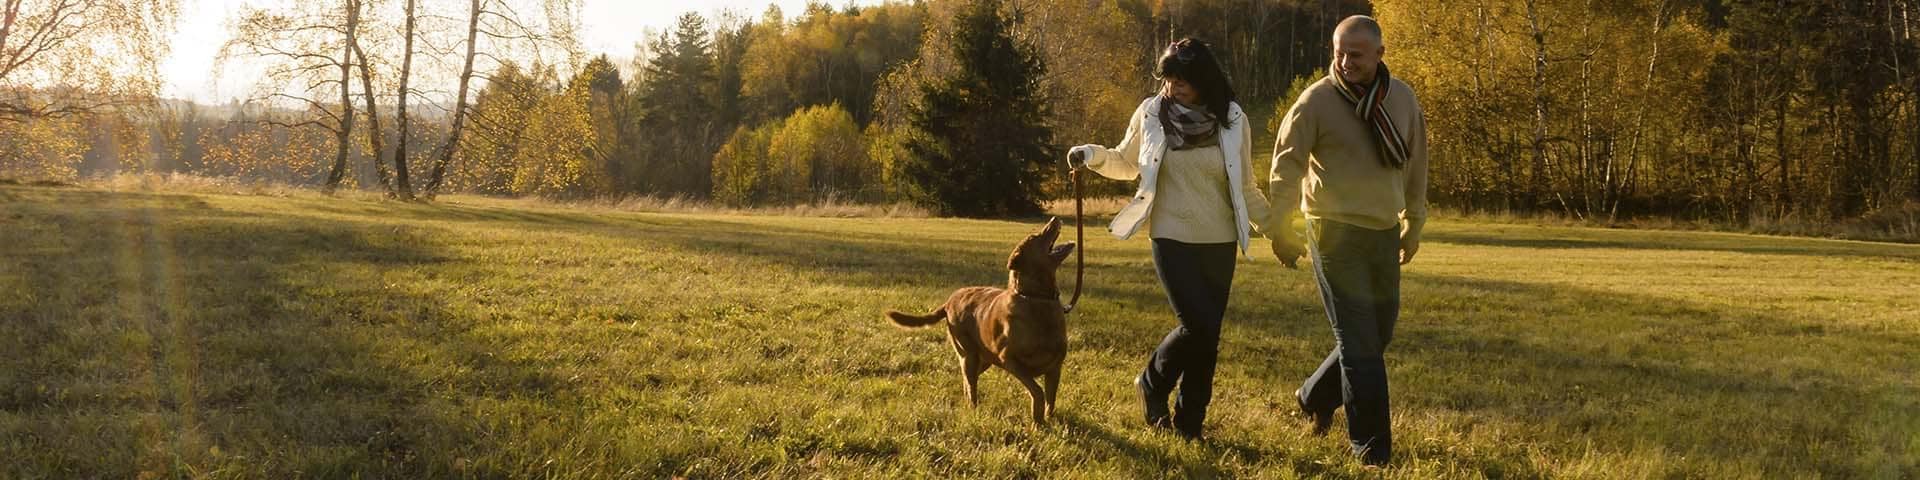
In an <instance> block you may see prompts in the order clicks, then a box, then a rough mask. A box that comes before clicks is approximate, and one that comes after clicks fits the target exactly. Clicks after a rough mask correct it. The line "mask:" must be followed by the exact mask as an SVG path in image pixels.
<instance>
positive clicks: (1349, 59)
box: [1333, 32, 1387, 85]
mask: <svg viewBox="0 0 1920 480" xmlns="http://www.w3.org/2000/svg"><path fill="white" fill-rule="evenodd" d="M1386 54H1387V47H1385V46H1382V45H1380V39H1379V38H1376V37H1374V36H1373V34H1371V33H1367V32H1338V33H1335V34H1333V67H1334V70H1335V73H1337V74H1338V75H1340V79H1341V80H1345V81H1347V83H1357V84H1363V85H1364V84H1369V83H1373V74H1374V73H1375V72H1378V71H1380V57H1382V56H1385V55H1386Z"/></svg>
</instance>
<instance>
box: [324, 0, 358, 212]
mask: <svg viewBox="0 0 1920 480" xmlns="http://www.w3.org/2000/svg"><path fill="white" fill-rule="evenodd" d="M343 4H344V5H346V7H347V25H346V33H347V39H346V45H344V46H342V48H341V50H342V51H341V52H340V128H339V129H338V130H335V131H334V135H335V137H336V142H335V143H336V144H337V145H338V147H339V148H338V150H337V151H336V152H334V154H333V171H332V172H331V173H328V174H327V184H326V186H325V187H323V190H324V191H325V192H327V193H328V194H332V193H333V192H334V190H336V189H338V188H340V181H341V179H343V178H345V177H346V173H347V152H348V145H347V142H348V140H349V139H351V138H352V136H353V88H352V87H353V49H354V47H355V43H354V42H356V41H357V40H355V37H354V32H355V31H357V30H359V29H360V2H359V0H347V1H346V2H343Z"/></svg>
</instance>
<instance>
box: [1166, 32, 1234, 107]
mask: <svg viewBox="0 0 1920 480" xmlns="http://www.w3.org/2000/svg"><path fill="white" fill-rule="evenodd" d="M1153 75H1154V76H1156V77H1160V78H1162V79H1167V78H1178V79H1181V80H1184V81H1186V82H1187V84H1189V85H1193V88H1194V89H1195V90H1199V91H1200V103H1201V104H1203V105H1205V106H1206V108H1207V112H1208V113H1212V114H1213V118H1216V119H1218V121H1219V122H1220V126H1221V127H1231V126H1233V124H1232V123H1231V122H1232V120H1233V119H1231V118H1227V105H1228V104H1231V103H1233V102H1234V100H1236V98H1235V96H1234V93H1233V85H1231V84H1228V83H1227V73H1226V72H1224V71H1221V70H1220V61H1219V60H1216V59H1214V57H1213V48H1211V47H1209V46H1208V45H1207V42H1204V41H1201V40H1200V39H1197V38H1193V37H1187V38H1183V39H1180V41H1178V42H1173V44H1172V45H1168V46H1167V51H1166V52H1163V53H1161V54H1160V65H1159V67H1158V68H1156V69H1155V70H1154V72H1153Z"/></svg>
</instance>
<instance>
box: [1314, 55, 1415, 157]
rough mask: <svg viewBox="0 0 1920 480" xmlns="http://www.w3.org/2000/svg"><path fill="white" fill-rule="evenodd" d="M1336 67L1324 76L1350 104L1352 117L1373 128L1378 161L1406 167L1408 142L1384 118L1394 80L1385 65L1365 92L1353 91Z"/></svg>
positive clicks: (1329, 69)
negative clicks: (1358, 117)
mask: <svg viewBox="0 0 1920 480" xmlns="http://www.w3.org/2000/svg"><path fill="white" fill-rule="evenodd" d="M1337 67H1339V65H1337V64H1336V65H1334V66H1332V67H1327V76H1329V77H1333V87H1334V89H1335V90H1339V91H1340V96H1342V97H1346V98H1347V101H1348V102H1351V103H1353V113H1354V115H1359V116H1360V120H1362V121H1365V122H1367V123H1368V124H1370V125H1373V133H1374V140H1375V143H1378V144H1379V145H1380V161H1381V162H1382V163H1385V164H1386V165H1387V166H1389V167H1393V168H1400V167H1402V166H1405V165H1406V164H1407V141H1406V140H1404V139H1402V138H1401V137H1400V130H1399V129H1396V128H1394V126H1393V119H1392V118H1390V117H1388V116H1387V106H1386V103H1387V91H1388V90H1392V89H1393V88H1392V87H1391V85H1392V83H1389V82H1390V80H1391V79H1392V78H1393V77H1391V76H1389V75H1388V74H1387V64H1386V63H1384V62H1382V63H1381V64H1380V72H1379V73H1377V74H1374V76H1373V85H1368V86H1366V89H1365V90H1360V91H1354V89H1355V86H1354V85H1348V84H1347V81H1346V80H1341V79H1340V74H1339V73H1337V72H1336V69H1337Z"/></svg>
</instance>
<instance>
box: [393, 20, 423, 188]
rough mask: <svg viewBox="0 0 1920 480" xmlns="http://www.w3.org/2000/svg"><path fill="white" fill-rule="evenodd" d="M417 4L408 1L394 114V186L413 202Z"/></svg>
mask: <svg viewBox="0 0 1920 480" xmlns="http://www.w3.org/2000/svg"><path fill="white" fill-rule="evenodd" d="M417 3H418V1H417V0H407V27H406V32H405V33H404V34H403V35H405V36H406V39H405V40H403V41H402V42H401V44H402V45H403V47H402V48H401V52H400V86H399V91H400V92H399V93H400V98H399V99H398V100H395V103H394V112H395V115H397V116H396V118H395V119H394V122H396V123H398V124H399V125H398V126H397V127H398V131H397V132H396V133H398V134H399V140H398V141H396V142H395V143H394V146H393V172H394V179H393V186H394V191H395V192H396V193H397V194H398V195H399V196H400V199H401V200H413V181H412V180H409V179H408V178H407V141H408V138H409V135H408V130H409V128H410V124H411V121H410V119H409V118H408V117H407V93H408V92H407V80H408V78H409V77H411V76H412V75H413V29H414V21H415V19H416V16H415V15H414V6H415V4H417Z"/></svg>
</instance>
